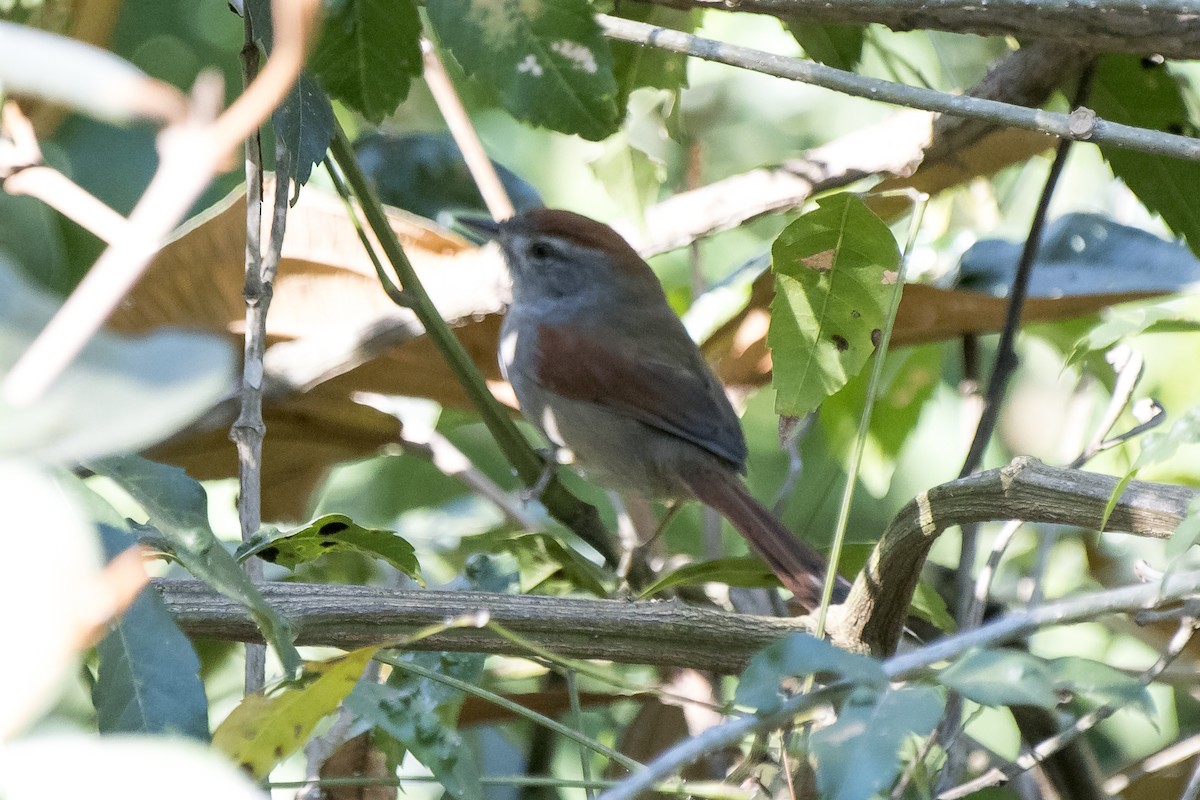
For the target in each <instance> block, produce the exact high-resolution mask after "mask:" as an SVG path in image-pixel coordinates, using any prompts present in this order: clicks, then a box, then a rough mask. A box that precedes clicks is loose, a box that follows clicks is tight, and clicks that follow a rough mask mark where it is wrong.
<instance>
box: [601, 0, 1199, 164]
mask: <svg viewBox="0 0 1200 800" xmlns="http://www.w3.org/2000/svg"><path fill="white" fill-rule="evenodd" d="M596 19H597V21H598V22H599V23H600V26H601V28H603V30H604V33H605V35H606V36H608V37H609V38H612V39H616V40H618V41H623V42H633V43H634V44H641V45H650V46H652V47H658V48H661V49H663V50H669V51H671V52H673V53H683V54H684V55H690V56H695V57H697V58H702V59H704V60H706V61H715V62H718V63H721V64H728V65H730V66H733V67H741V68H743V69H748V70H752V71H754V72H760V73H762V74H764V75H773V76H775V77H777V78H785V79H787V80H793V81H800V82H802V83H808V84H812V85H813V86H821V87H823V88H826V89H831V90H833V91H836V92H841V93H842V94H848V95H850V96H852V97H863V98H866V99H868V100H875V101H878V102H881V103H892V104H894V105H900V106H906V107H908V108H922V109H925V110H926V111H937V112H940V113H943V114H953V115H955V116H960V117H970V118H972V119H979V120H986V121H989V122H995V123H997V124H1000V125H1005V126H1008V127H1010V128H1022V129H1025V130H1032V131H1042V132H1043V133H1050V134H1053V135H1055V136H1058V137H1060V138H1063V139H1071V140H1079V141H1088V142H1092V143H1094V144H1106V145H1114V146H1116V147H1125V148H1128V149H1130V150H1138V151H1141V152H1143V153H1153V154H1155V155H1162V156H1173V157H1175V158H1183V159H1187V160H1188V161H1198V160H1200V139H1196V138H1193V137H1191V136H1181V135H1179V134H1173V133H1163V132H1161V131H1153V130H1149V129H1147V128H1137V127H1134V126H1132V125H1121V124H1119V123H1115V122H1108V121H1106V120H1102V119H1100V118H1098V117H1096V116H1095V114H1093V113H1092V112H1091V111H1089V110H1087V109H1076V112H1074V113H1072V114H1058V113H1054V112H1050V111H1042V110H1040V109H1036V108H1026V107H1024V106H1017V105H1011V104H1009V103H1001V102H998V101H996V100H985V99H983V98H980V97H970V96H969V95H952V94H946V93H944V92H937V91H933V90H932V89H923V88H920V87H916V86H904V85H902V84H898V83H893V82H891V81H885V80H881V79H879V78H871V77H867V76H864V75H856V74H854V73H852V72H845V71H843V70H838V69H834V68H832V67H827V66H825V65H823V64H817V63H815V62H812V61H805V60H803V59H799V58H789V57H787V56H780V55H776V54H774V53H767V52H764V51H762V50H755V49H753V48H750V47H741V46H739V45H734V44H729V43H727V42H720V41H717V40H715V39H705V38H703V37H700V36H693V35H691V34H688V33H684V32H682V31H676V30H671V29H670V28H661V27H658V26H655V25H648V24H646V23H644V22H635V21H633V20H628V19H619V18H617V17H610V16H607V15H605V14H599V15H597V17H596Z"/></svg>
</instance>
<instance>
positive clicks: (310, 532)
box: [235, 514, 424, 585]
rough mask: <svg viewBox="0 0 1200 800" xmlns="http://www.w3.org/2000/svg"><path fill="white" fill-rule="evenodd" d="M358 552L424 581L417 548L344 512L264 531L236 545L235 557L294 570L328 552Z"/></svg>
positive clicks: (389, 532)
mask: <svg viewBox="0 0 1200 800" xmlns="http://www.w3.org/2000/svg"><path fill="white" fill-rule="evenodd" d="M346 552H350V553H361V554H363V555H366V556H370V557H372V558H381V559H383V560H384V561H386V562H388V563H389V564H391V565H392V566H393V567H395V568H396V569H398V570H400V571H401V572H403V573H404V574H405V575H407V576H408V577H410V578H412V579H413V580H415V581H417V582H419V583H421V584H422V585H423V584H424V581H423V580H422V578H421V567H420V565H419V564H418V563H417V556H416V551H415V550H413V546H412V545H411V544H409V543H408V542H407V541H406V540H405V539H404V538H403V537H401V536H400V535H399V534H397V533H395V532H393V531H385V530H379V529H377V528H364V527H362V526H361V525H358V524H356V523H355V522H354V520H352V519H350V518H349V517H347V516H346V515H344V514H326V515H324V516H322V517H319V518H317V519H315V520H313V521H312V522H310V523H308V524H307V525H305V526H304V527H302V528H297V529H295V530H292V531H274V530H273V531H263V532H260V533H259V534H257V535H255V536H254V537H253V538H251V539H250V541H248V542H246V543H245V544H243V545H242V546H241V547H239V548H238V550H237V553H236V554H235V555H236V558H237V560H238V561H245V560H246V559H247V558H249V557H250V556H258V557H259V558H261V559H262V560H263V561H270V562H271V563H272V564H282V565H283V566H285V567H287V568H288V569H295V568H296V567H297V566H298V565H300V564H302V563H305V562H307V561H314V560H316V559H318V558H320V557H321V556H323V555H326V554H328V553H346Z"/></svg>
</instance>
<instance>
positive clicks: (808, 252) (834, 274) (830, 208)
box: [767, 193, 900, 416]
mask: <svg viewBox="0 0 1200 800" xmlns="http://www.w3.org/2000/svg"><path fill="white" fill-rule="evenodd" d="M899 263H900V251H899V250H898V249H897V247H896V240H895V239H894V238H893V237H892V234H891V231H889V230H888V228H887V226H886V225H885V224H884V223H883V221H882V220H880V219H879V217H877V216H875V214H873V213H872V212H871V211H870V209H868V208H867V207H866V205H864V204H863V202H862V201H861V200H860V199H858V198H857V197H855V196H854V195H852V194H849V193H842V194H837V195H833V196H832V197H827V198H825V199H823V200H822V201H821V202H820V203H819V204H818V208H817V209H816V210H815V211H812V212H810V213H808V214H805V215H804V216H802V217H800V218H799V219H797V220H796V221H795V222H793V223H792V224H790V225H788V226H787V227H786V228H784V230H783V232H782V233H780V234H779V237H778V238H777V239H776V240H775V243H774V244H773V245H772V246H771V265H772V268H773V269H774V270H775V299H774V301H772V303H771V328H770V332H769V333H768V334H767V342H768V344H769V345H770V347H771V358H772V361H773V364H774V385H775V389H776V396H775V410H776V412H777V413H779V414H784V415H788V416H801V415H803V414H807V413H808V412H809V411H811V410H813V409H814V408H816V407H817V406H818V405H820V403H821V401H822V400H824V399H825V398H826V397H828V396H829V395H831V394H833V393H834V392H836V391H838V390H839V389H841V388H842V387H843V386H845V385H846V383H847V382H848V381H849V380H850V378H852V377H853V376H854V375H857V374H858V372H859V371H860V370H861V369H862V368H863V366H864V365H865V364H866V363H867V359H868V358H869V357H870V356H871V354H872V353H873V352H874V351H875V339H876V337H878V335H879V330H880V329H881V327H882V325H883V320H884V315H885V312H886V308H887V300H888V296H889V294H890V292H891V289H892V287H891V286H889V285H888V284H887V281H888V280H889V277H888V276H890V280H893V281H894V280H895V271H896V269H897V267H898V266H899Z"/></svg>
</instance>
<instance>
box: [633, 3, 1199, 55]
mask: <svg viewBox="0 0 1200 800" xmlns="http://www.w3.org/2000/svg"><path fill="white" fill-rule="evenodd" d="M651 1H652V2H654V3H656V4H658V5H665V6H670V7H673V8H714V9H720V10H723V11H739V12H748V13H751V14H767V15H769V16H773V17H778V18H780V19H783V20H789V19H802V20H804V21H805V22H834V23H841V24H848V25H868V24H871V23H878V24H880V25H886V26H887V27H889V28H891V29H892V30H896V31H910V30H918V29H929V30H939V31H949V32H953V33H973V34H977V35H980V36H1012V37H1014V38H1016V39H1020V40H1023V41H1030V40H1045V41H1053V42H1057V43H1059V44H1062V45H1064V46H1072V47H1079V48H1082V49H1085V50H1087V51H1088V52H1090V53H1135V54H1144V53H1159V54H1161V55H1164V56H1167V57H1168V58H1189V59H1190V58H1196V57H1197V56H1198V55H1200V27H1197V26H1196V25H1195V20H1196V17H1197V14H1198V13H1200V7H1198V6H1197V5H1196V4H1195V3H1192V2H1187V0H1149V2H1145V3H1143V2H1139V1H1138V0H1115V2H1108V1H1107V0H1106V2H1105V3H1104V4H1103V5H1102V6H1100V5H1096V4H1093V3H1081V2H1076V0H991V1H990V2H988V3H987V5H986V7H984V5H983V4H982V3H979V2H976V1H975V0H883V1H882V2H877V0H835V1H834V2H829V0H651Z"/></svg>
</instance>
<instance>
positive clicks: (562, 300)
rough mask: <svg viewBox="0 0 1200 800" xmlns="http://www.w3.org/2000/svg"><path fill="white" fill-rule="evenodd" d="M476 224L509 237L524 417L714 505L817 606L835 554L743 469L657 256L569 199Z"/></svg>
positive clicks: (597, 468)
mask: <svg viewBox="0 0 1200 800" xmlns="http://www.w3.org/2000/svg"><path fill="white" fill-rule="evenodd" d="M471 225H472V227H475V228H477V229H478V230H480V231H481V232H485V233H487V234H488V235H490V236H492V237H494V238H495V239H496V240H497V241H498V242H499V243H500V247H501V248H502V249H503V251H504V256H505V260H506V261H507V262H508V267H509V270H510V271H511V273H512V278H513V299H512V305H511V306H510V307H509V309H508V314H507V316H506V317H505V318H504V325H503V328H502V329H501V335H500V364H501V366H502V367H503V369H504V373H505V375H506V377H507V378H508V380H509V382H510V383H511V384H512V387H513V390H514V391H515V392H516V395H517V400H518V401H519V402H520V404H521V412H522V413H523V414H524V415H525V417H526V418H527V419H528V420H529V421H530V422H531V423H533V424H534V425H535V426H536V427H537V428H538V429H539V430H541V432H542V433H543V434H544V435H545V436H546V438H547V439H549V440H550V441H551V442H553V443H554V444H555V445H557V446H558V447H561V448H565V449H567V450H569V451H571V452H572V453H573V454H574V457H575V460H576V461H577V463H578V464H579V465H580V466H581V467H582V468H583V470H584V472H585V473H586V474H587V475H588V476H589V477H591V478H593V479H595V480H596V481H597V482H598V483H600V484H602V485H604V486H607V487H609V488H612V489H616V490H618V491H622V492H633V493H636V494H640V495H643V496H645V497H651V498H691V497H694V498H696V499H698V500H700V501H701V502H703V503H705V504H706V505H708V506H710V507H711V508H713V509H715V510H716V511H718V512H719V513H721V514H722V515H724V516H725V517H726V518H727V519H728V520H729V521H730V522H731V523H732V524H733V526H734V528H736V529H737V530H738V532H739V533H741V535H742V536H743V537H745V539H746V541H748V542H749V543H750V545H751V547H752V548H753V549H754V550H755V551H756V552H757V553H758V554H759V555H760V556H761V557H762V558H763V559H764V560H765V561H766V562H767V564H768V565H769V566H770V567H771V570H772V571H773V572H774V573H775V574H776V575H777V576H778V577H779V580H780V581H782V582H783V584H784V586H786V587H787V588H788V589H790V590H791V591H792V592H793V594H795V596H796V601H797V602H798V603H799V604H800V605H801V606H803V607H804V608H805V609H807V610H812V609H813V608H815V607H816V606H817V604H818V603H819V600H820V593H821V585H822V581H823V579H824V575H825V564H826V562H825V559H824V558H823V557H822V556H821V555H820V554H818V553H817V552H816V551H815V550H814V549H813V548H812V547H810V546H809V545H807V544H805V543H804V542H802V541H800V540H799V539H797V538H796V537H795V536H794V535H793V534H792V533H791V531H789V530H788V529H787V528H785V527H784V525H783V523H781V522H780V521H779V519H778V518H776V517H775V515H774V514H772V513H771V512H770V511H768V510H767V509H766V508H764V507H763V506H762V505H761V504H760V503H759V502H758V501H757V500H755V499H754V497H753V496H752V495H751V494H750V492H749V490H748V489H747V488H746V486H745V484H744V483H743V482H742V480H741V478H740V477H738V476H739V474H744V473H745V468H746V442H745V439H744V438H743V435H742V429H741V425H740V424H739V421H738V418H737V415H736V414H735V413H734V410H733V407H732V406H731V405H730V404H729V400H728V398H727V397H726V396H725V392H724V389H723V388H722V387H721V384H720V382H719V381H718V380H717V378H716V376H715V375H713V373H712V370H711V369H710V368H709V366H708V364H707V363H706V362H705V360H704V357H703V356H702V355H701V354H700V351H699V349H698V348H697V347H696V345H695V343H694V342H693V341H692V339H691V337H689V336H688V334H687V331H686V330H685V329H684V327H683V323H681V322H680V320H679V317H677V316H676V315H675V313H674V312H673V311H672V310H671V308H670V306H668V305H667V300H666V296H665V295H664V294H663V290H662V286H661V285H660V284H659V282H658V278H656V277H655V275H654V273H653V272H652V271H651V269H650V267H649V265H647V264H646V262H645V261H643V260H642V258H641V257H640V256H639V255H638V254H637V253H636V252H635V251H634V249H633V248H632V247H630V246H629V244H628V243H627V242H626V241H625V240H624V239H622V238H621V236H620V235H618V234H617V233H616V231H614V230H613V229H612V228H609V227H608V226H607V225H603V224H601V223H599V222H596V221H595V220H592V219H588V218H587V217H584V216H580V215H579V214H574V213H572V212H569V211H557V210H550V209H536V210H533V211H528V212H525V213H523V214H520V215H518V216H516V217H513V218H512V219H510V220H507V221H505V222H502V223H499V224H498V225H496V224H492V225H488V224H480V223H471Z"/></svg>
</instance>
